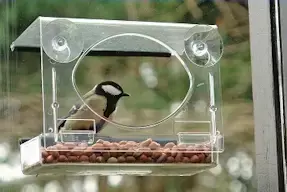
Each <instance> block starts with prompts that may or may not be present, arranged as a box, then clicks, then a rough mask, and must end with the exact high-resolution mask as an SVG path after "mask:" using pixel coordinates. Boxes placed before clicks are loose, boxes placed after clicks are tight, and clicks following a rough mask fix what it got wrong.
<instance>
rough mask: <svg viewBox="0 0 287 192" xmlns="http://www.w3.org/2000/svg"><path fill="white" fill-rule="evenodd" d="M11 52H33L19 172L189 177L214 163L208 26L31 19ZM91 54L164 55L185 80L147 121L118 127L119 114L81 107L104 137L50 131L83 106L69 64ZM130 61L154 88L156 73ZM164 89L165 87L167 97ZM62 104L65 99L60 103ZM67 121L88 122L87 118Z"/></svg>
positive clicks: (213, 56) (216, 84)
mask: <svg viewBox="0 0 287 192" xmlns="http://www.w3.org/2000/svg"><path fill="white" fill-rule="evenodd" d="M11 49H12V50H16V51H23V50H24V51H35V50H37V51H39V52H40V54H41V60H40V61H39V64H40V65H41V77H42V97H43V133H42V134H41V135H38V136H36V137H34V138H32V139H22V140H21V141H20V150H21V163H22V171H23V173H24V174H27V175H36V174H82V175H87V174H99V175H111V174H127V175H131V174H133V175H134V174H135V175H193V174H196V173H198V172H201V171H204V170H207V169H209V168H212V167H214V166H216V165H217V163H218V156H219V154H220V153H221V152H223V150H224V145H223V127H222V115H221V84H220V65H219V60H220V58H221V56H222V53H223V45H222V39H221V37H220V35H219V33H218V28H217V26H216V25H198V24H179V23H161V22H139V21H117V20H98V19H74V18H51V17H39V18H37V19H36V20H35V21H34V22H33V23H32V24H31V25H30V26H29V27H28V28H27V29H26V30H25V31H24V32H23V33H22V34H21V35H20V36H19V37H18V38H17V39H16V40H15V41H14V42H13V44H12V45H11ZM99 56H107V57H109V58H110V57H113V56H122V57H125V56H134V57H138V56H141V57H161V58H162V57H165V58H169V59H172V60H173V62H175V63H176V65H177V68H181V70H182V71H184V75H185V76H186V81H185V82H182V85H181V82H179V83H178V84H177V85H176V86H177V87H181V86H183V84H185V86H186V87H187V88H186V91H185V92H184V94H183V96H182V97H181V100H180V102H178V103H177V105H174V106H173V109H172V110H169V112H168V113H167V112H166V113H164V114H163V115H162V116H161V117H160V118H157V119H156V118H153V117H146V119H147V120H146V121H143V122H139V123H136V122H132V121H127V120H126V119H130V118H129V116H128V115H127V116H126V117H124V116H123V114H124V113H123V112H121V109H119V111H120V112H118V111H117V112H116V114H115V115H114V116H115V117H114V118H113V119H107V118H104V117H102V116H101V115H100V114H97V113H96V112H95V111H93V109H92V108H90V107H89V110H92V112H94V113H96V114H95V115H97V116H99V117H101V118H102V119H105V120H106V121H107V125H106V128H104V129H107V130H111V131H109V132H108V131H107V132H105V133H103V134H100V133H99V134H97V133H96V130H95V129H94V130H77V131H75V130H73V131H72V130H64V131H61V132H59V131H58V129H57V125H58V123H59V121H60V120H62V118H63V116H65V115H66V114H67V113H68V110H69V109H70V108H71V107H72V105H73V104H74V103H73V102H76V101H77V102H78V103H80V104H83V105H85V104H86V103H85V101H84V99H83V95H84V92H82V91H80V89H79V86H78V83H77V79H76V76H77V74H76V73H77V71H78V68H79V67H80V66H81V65H82V62H83V60H84V59H85V58H86V57H99ZM133 65H135V66H136V65H138V66H136V67H138V68H139V69H140V72H139V73H140V75H142V76H145V77H146V79H144V80H143V81H144V82H145V83H147V82H149V83H152V82H154V79H155V78H156V77H153V78H149V79H148V77H151V76H154V75H153V70H152V69H150V65H149V64H148V63H142V64H141V65H140V64H139V63H137V60H135V61H134V63H133ZM163 69H164V67H163V68H159V69H158V70H159V72H161V71H162V70H163ZM92 74H93V75H92V76H96V72H95V73H92ZM89 75H90V76H91V73H89ZM95 78H96V77H95ZM123 78H124V77H123ZM166 78H168V76H166ZM107 80H108V79H107ZM100 81H101V80H100V78H99V81H98V82H90V83H91V84H98V83H100ZM131 81H132V79H131ZM164 81H167V80H166V79H165V78H163V79H161V82H164ZM169 83H170V85H169V84H167V86H166V87H167V88H166V89H165V90H168V89H171V90H169V91H173V90H174V91H173V92H175V91H176V90H177V89H173V88H170V86H171V84H172V83H173V82H169ZM123 87H124V89H125V90H132V89H134V88H129V87H127V86H123ZM90 88H92V87H90ZM140 91H141V89H137V90H136V92H138V93H139V95H140V94H141V93H140ZM70 98H71V100H72V101H73V102H70V103H69V104H66V103H67V100H69V99H70ZM130 98H133V100H136V99H138V100H140V99H141V98H143V97H137V96H133V95H131V97H130ZM130 98H128V99H130ZM128 99H125V101H124V102H128ZM120 106H122V105H120ZM145 107H146V106H145ZM165 107H166V108H168V107H170V106H167V105H166V106H165ZM119 108H120V107H119ZM126 110H127V114H132V113H133V112H130V113H128V111H129V108H128V107H127V108H126ZM166 111H167V110H166ZM138 118H141V116H139V117H138ZM67 121H91V123H93V124H95V122H94V120H93V119H89V118H87V119H67Z"/></svg>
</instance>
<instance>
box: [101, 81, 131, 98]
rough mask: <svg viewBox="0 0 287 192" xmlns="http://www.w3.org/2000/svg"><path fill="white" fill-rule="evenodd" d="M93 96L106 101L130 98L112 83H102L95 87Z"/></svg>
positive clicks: (118, 86)
mask: <svg viewBox="0 0 287 192" xmlns="http://www.w3.org/2000/svg"><path fill="white" fill-rule="evenodd" d="M95 94H97V95H102V96H104V97H106V98H108V99H120V98H121V97H127V96H130V95H129V94H127V93H125V92H124V90H123V88H122V87H121V86H120V85H119V84H117V83H116V82H114V81H104V82H101V83H100V84H98V85H97V86H96V87H95Z"/></svg>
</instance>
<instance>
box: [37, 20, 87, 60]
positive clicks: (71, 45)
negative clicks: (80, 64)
mask: <svg viewBox="0 0 287 192" xmlns="http://www.w3.org/2000/svg"><path fill="white" fill-rule="evenodd" d="M42 30H43V34H42V47H43V49H44V51H45V53H46V54H47V55H48V57H50V59H52V60H54V61H56V62H58V63H69V62H71V61H73V60H75V59H76V58H78V57H79V56H80V54H81V53H82V51H83V48H84V41H83V37H82V33H81V31H80V30H79V29H78V27H77V25H76V24H74V23H73V22H71V21H69V20H67V19H56V20H54V21H51V22H50V23H48V24H47V25H46V26H45V27H44V28H43V29H42Z"/></svg>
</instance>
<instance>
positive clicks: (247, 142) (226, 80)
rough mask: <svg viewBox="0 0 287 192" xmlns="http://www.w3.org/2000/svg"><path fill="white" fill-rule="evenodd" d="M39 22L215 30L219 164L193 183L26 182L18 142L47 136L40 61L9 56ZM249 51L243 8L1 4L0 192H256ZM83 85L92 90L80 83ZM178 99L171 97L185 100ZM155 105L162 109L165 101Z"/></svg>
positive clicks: (168, 2) (97, 1)
mask: <svg viewBox="0 0 287 192" xmlns="http://www.w3.org/2000/svg"><path fill="white" fill-rule="evenodd" d="M38 16H50V17H75V18H77V17H78V18H97V19H117V20H141V21H159V22H160V21H161V22H178V23H200V24H216V25H217V26H218V27H219V31H220V34H221V35H222V37H223V40H224V55H223V57H222V59H221V61H220V64H221V75H222V77H221V81H222V97H223V106H222V107H223V125H224V139H225V152H224V153H223V154H222V155H221V156H220V164H219V165H218V166H217V167H216V168H213V169H211V170H209V171H206V172H203V173H200V174H198V175H195V176H192V177H134V176H110V177H93V176H88V177H65V178H63V177H60V178H59V177H56V176H51V177H38V178H35V177H24V176H23V175H22V173H21V168H20V158H19V148H18V145H17V140H18V139H19V138H20V137H31V136H35V135H38V134H39V133H41V131H42V101H41V93H40V91H41V77H40V75H41V74H40V72H39V70H40V63H39V61H40V55H39V54H38V53H14V52H11V51H10V44H11V42H12V41H13V40H14V39H15V38H17V37H18V36H19V35H20V34H21V33H22V32H23V31H24V30H25V29H26V28H27V27H28V26H29V25H30V24H31V22H33V21H34V20H35V19H36V18H37V17H38ZM249 46H250V45H249V21H248V7H247V2H246V1H245V2H244V1H243V0H240V1H239V0H238V1H236V0H234V1H225V0H217V1H215V0H214V1H213V0H198V1H197V0H165V1H163V0H161V1H160V0H158V1H156V0H142V1H132V0H126V1H124V0H115V1H108V0H61V1H59V0H0V87H1V91H0V125H1V126H0V131H1V134H0V189H1V190H0V191H7V192H8V191H13V192H14V191H15V192H16V191H21V192H34V191H37V192H38V191H43V192H47V191H49V192H51V191H53V192H54V191H55V192H64V191H68V192H73V191H75V192H81V191H83V192H93V191H100V192H108V191H111V192H114V191H117V192H121V191H131V192H137V191H139V192H147V191H148V192H161V191H167V192H171V191H174V192H176V191H186V192H208V191H220V192H223V191H232V192H241V191H244V192H245V191H256V175H255V172H254V168H255V167H254V166H255V163H254V154H255V152H254V129H253V106H252V86H251V71H250V70H251V63H250V49H249ZM108 59H109V58H108ZM103 61H104V60H102V62H103ZM119 62H123V61H121V60H120V61H119ZM129 62H133V60H132V61H131V59H129V60H127V61H124V63H125V72H126V71H129V70H130V71H133V70H134V66H135V65H132V64H129ZM115 66H116V65H115ZM115 66H113V67H111V65H107V66H105V65H104V64H103V65H101V66H100V69H101V74H107V76H109V75H110V76H113V74H114V72H113V71H118V70H120V69H119V68H116V67H115ZM87 70H90V68H89V65H87V66H86V67H85V70H83V71H87ZM80 72H81V71H80ZM79 75H80V76H81V77H83V76H84V75H83V72H82V73H80V74H79ZM80 83H81V84H83V85H85V86H86V88H90V86H91V85H89V84H88V83H89V82H87V81H86V80H85V79H82V78H81V81H80ZM131 86H132V85H131ZM134 86H135V85H134ZM170 90H172V89H170ZM185 90H186V86H185V88H184V87H183V90H181V91H182V93H184V91H185ZM174 92H175V93H176V94H174V93H173V92H171V93H170V94H172V95H173V96H172V97H174V98H176V97H182V93H180V94H181V96H178V95H177V91H174ZM179 92H180V91H179ZM174 95H175V96H174ZM154 97H155V98H154V102H155V103H157V104H160V105H161V106H162V105H163V106H164V104H162V103H161V102H162V101H163V99H161V96H160V95H155V96H154ZM157 97H158V98H157ZM168 98H169V97H168ZM69 105H70V104H67V106H69ZM134 106H136V105H134ZM139 107H141V105H139ZM63 113H65V112H63ZM139 117H140V116H139Z"/></svg>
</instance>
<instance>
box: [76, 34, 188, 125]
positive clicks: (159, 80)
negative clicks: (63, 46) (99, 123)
mask: <svg viewBox="0 0 287 192" xmlns="http://www.w3.org/2000/svg"><path fill="white" fill-rule="evenodd" d="M129 48H132V51H133V53H137V54H138V55H137V56H135V55H134V54H131V55H134V56H131V57H129V56H127V55H128V54H124V55H123V53H127V52H122V50H128V49H129ZM95 51H96V52H97V53H98V56H93V57H89V56H88V55H91V52H95ZM157 51H158V53H157V54H158V56H159V57H155V56H151V57H147V55H145V54H146V53H156V52H157ZM101 53H105V54H106V55H105V56H103V54H102V56H99V55H101ZM107 53H108V54H107ZM120 53H121V54H120ZM161 53H170V55H171V57H160V55H161ZM112 54H114V55H113V56H111V55H112ZM107 55H109V56H107ZM115 55H118V56H115ZM119 55H120V56H119ZM140 55H145V56H140ZM163 55H164V54H163ZM165 55H166V54H165ZM122 56H125V57H122ZM161 56H162V55H161ZM105 69H106V70H110V71H112V72H110V74H109V75H106V76H105V75H104V74H105V73H106V70H105ZM86 72H88V74H86ZM103 81H114V82H116V83H118V84H119V85H120V86H121V87H122V88H123V90H124V92H126V93H128V94H129V95H130V96H129V97H125V98H121V99H120V100H119V102H118V104H117V109H116V111H115V112H114V113H113V119H108V118H106V117H104V116H103V115H102V114H98V113H97V112H96V111H95V110H93V108H92V107H91V106H89V105H87V103H86V102H85V100H84V98H83V95H84V94H85V93H86V92H87V91H90V90H91V89H92V88H94V86H95V85H96V84H99V83H101V82H103ZM72 84H73V86H74V89H75V91H76V93H77V95H78V97H79V98H80V100H81V101H82V102H83V103H84V104H86V105H87V107H88V109H89V110H91V111H92V112H93V113H94V114H95V115H97V116H98V117H100V118H101V119H104V120H105V121H106V122H107V123H110V124H112V125H114V126H116V127H119V128H126V129H145V128H152V127H155V126H157V125H160V124H161V123H163V122H166V121H167V120H169V119H170V118H172V117H174V116H176V115H177V114H178V113H179V112H181V110H182V109H183V108H184V107H185V105H186V104H187V103H188V102H189V99H190V97H191V95H192V90H193V76H192V74H191V72H190V69H189V67H188V66H187V65H186V64H185V62H184V61H183V59H182V58H181V57H180V56H179V55H178V53H177V52H176V51H174V50H173V49H172V48H170V47H169V46H168V45H167V44H165V43H163V42H161V41H160V40H158V39H155V38H153V37H150V36H147V35H142V34H137V33H124V34H119V35H114V36H110V37H108V38H106V39H103V40H101V41H100V42H97V43H95V44H93V45H92V46H90V47H89V48H88V49H87V50H86V51H85V52H84V53H83V54H82V55H81V57H80V58H79V60H78V61H77V63H76V64H75V66H74V69H73V72H72ZM84 84H85V85H84ZM78 85H79V86H78ZM166 100H167V101H166ZM145 113H149V115H146V116H145ZM153 114H154V115H153ZM132 117H136V118H135V119H138V120H134V119H133V118H132ZM139 119H140V120H139Z"/></svg>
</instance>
